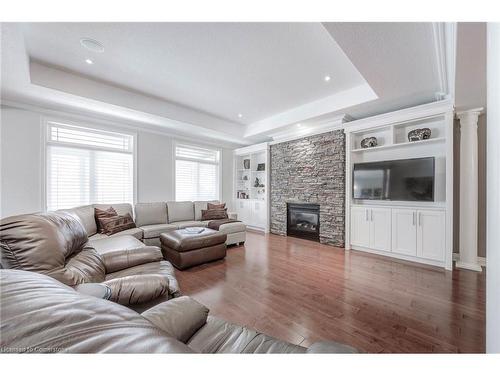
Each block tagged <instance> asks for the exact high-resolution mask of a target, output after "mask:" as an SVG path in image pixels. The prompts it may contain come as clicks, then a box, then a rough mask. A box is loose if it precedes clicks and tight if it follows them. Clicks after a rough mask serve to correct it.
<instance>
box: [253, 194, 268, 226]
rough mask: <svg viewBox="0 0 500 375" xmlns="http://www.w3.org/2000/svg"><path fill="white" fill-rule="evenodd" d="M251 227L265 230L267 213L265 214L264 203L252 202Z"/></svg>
mask: <svg viewBox="0 0 500 375" xmlns="http://www.w3.org/2000/svg"><path fill="white" fill-rule="evenodd" d="M252 217H253V220H252V222H253V225H254V226H256V227H258V228H262V229H265V228H266V221H267V213H266V202H265V201H255V202H253V212H252Z"/></svg>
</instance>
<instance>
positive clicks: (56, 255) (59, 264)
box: [0, 212, 99, 285]
mask: <svg viewBox="0 0 500 375" xmlns="http://www.w3.org/2000/svg"><path fill="white" fill-rule="evenodd" d="M0 240H1V256H2V265H3V266H4V267H6V268H14V269H21V270H25V271H32V272H39V273H43V274H50V275H51V276H53V277H55V278H57V279H58V280H60V281H62V282H64V283H65V284H69V285H73V282H74V281H75V279H78V278H79V277H80V276H78V275H74V274H73V271H74V270H76V269H77V267H75V268H74V269H69V270H67V269H66V268H65V265H66V260H67V259H70V258H71V257H74V256H75V255H76V254H78V253H79V252H80V251H82V250H83V249H84V246H85V244H86V243H87V241H88V237H87V233H86V232H85V229H84V227H83V225H82V224H81V223H80V221H79V220H78V219H77V218H76V217H75V216H73V215H71V214H68V213H65V212H53V213H48V214H37V215H34V214H29V215H18V216H11V217H8V218H5V219H2V220H1V221H0ZM83 258H85V259H86V260H85V262H87V264H88V265H90V264H91V263H93V264H94V265H99V264H98V263H99V258H98V257H97V256H96V255H95V254H94V255H90V256H89V257H87V254H86V255H84V256H82V259H83ZM75 264H76V263H75Z"/></svg>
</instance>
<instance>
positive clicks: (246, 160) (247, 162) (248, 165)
mask: <svg viewBox="0 0 500 375" xmlns="http://www.w3.org/2000/svg"><path fill="white" fill-rule="evenodd" d="M243 168H245V169H250V159H244V160H243Z"/></svg>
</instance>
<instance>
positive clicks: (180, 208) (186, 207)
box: [167, 202, 194, 223]
mask: <svg viewBox="0 0 500 375" xmlns="http://www.w3.org/2000/svg"><path fill="white" fill-rule="evenodd" d="M167 212H168V222H169V223H173V222H176V221H186V220H194V204H193V202H167Z"/></svg>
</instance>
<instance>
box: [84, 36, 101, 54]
mask: <svg viewBox="0 0 500 375" xmlns="http://www.w3.org/2000/svg"><path fill="white" fill-rule="evenodd" d="M80 44H81V45H82V47H84V48H86V49H88V50H89V51H92V52H98V53H102V52H104V46H103V45H102V44H101V43H100V42H98V41H97V40H95V39H90V38H82V39H80Z"/></svg>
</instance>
